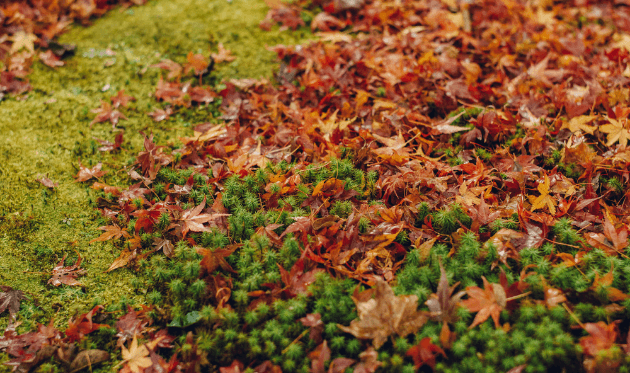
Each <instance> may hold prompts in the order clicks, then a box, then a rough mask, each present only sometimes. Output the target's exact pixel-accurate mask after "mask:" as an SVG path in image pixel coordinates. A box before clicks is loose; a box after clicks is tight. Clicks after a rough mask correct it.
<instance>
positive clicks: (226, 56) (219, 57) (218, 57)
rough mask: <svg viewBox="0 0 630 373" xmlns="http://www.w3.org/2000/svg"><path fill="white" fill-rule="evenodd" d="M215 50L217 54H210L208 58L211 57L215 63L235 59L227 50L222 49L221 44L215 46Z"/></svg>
mask: <svg viewBox="0 0 630 373" xmlns="http://www.w3.org/2000/svg"><path fill="white" fill-rule="evenodd" d="M217 49H218V52H217V53H212V54H210V57H212V59H213V60H214V62H215V63H221V62H230V61H234V60H235V59H236V57H235V56H233V55H232V52H230V50H229V49H225V48H224V47H223V43H219V45H217Z"/></svg>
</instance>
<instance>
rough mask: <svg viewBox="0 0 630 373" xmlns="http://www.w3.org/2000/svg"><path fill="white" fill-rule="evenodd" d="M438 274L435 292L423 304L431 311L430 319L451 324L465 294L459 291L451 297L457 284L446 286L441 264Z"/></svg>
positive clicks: (455, 317)
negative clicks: (438, 280) (438, 279)
mask: <svg viewBox="0 0 630 373" xmlns="http://www.w3.org/2000/svg"><path fill="white" fill-rule="evenodd" d="M440 273H441V275H440V282H439V283H438V288H437V292H436V293H435V294H431V296H430V297H429V300H427V301H426V302H425V304H426V305H427V306H428V307H429V311H431V318H434V319H435V320H438V321H444V322H449V323H453V322H455V321H456V320H457V308H458V306H459V303H460V300H461V298H462V297H463V296H464V295H465V294H466V292H465V291H460V292H458V293H457V294H455V295H453V292H454V291H455V288H456V287H457V285H459V282H457V283H455V284H453V286H449V285H448V278H447V277H446V271H445V270H444V267H443V266H442V263H440Z"/></svg>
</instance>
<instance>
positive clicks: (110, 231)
mask: <svg viewBox="0 0 630 373" xmlns="http://www.w3.org/2000/svg"><path fill="white" fill-rule="evenodd" d="M98 229H100V230H102V231H105V232H103V234H101V235H100V236H98V237H96V238H95V239H93V240H91V241H90V243H92V242H97V241H107V240H111V239H118V238H120V237H125V238H129V237H131V235H130V234H129V233H128V232H127V229H126V228H120V227H119V226H117V225H116V224H114V225H104V226H102V227H98Z"/></svg>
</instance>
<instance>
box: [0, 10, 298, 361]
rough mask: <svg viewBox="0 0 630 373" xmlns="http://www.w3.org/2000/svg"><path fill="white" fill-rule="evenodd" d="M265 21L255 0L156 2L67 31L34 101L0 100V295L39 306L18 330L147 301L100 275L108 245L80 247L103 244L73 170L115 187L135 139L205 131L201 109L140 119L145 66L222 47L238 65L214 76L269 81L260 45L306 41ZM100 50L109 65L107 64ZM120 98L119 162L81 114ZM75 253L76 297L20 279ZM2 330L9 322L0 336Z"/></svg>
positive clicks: (126, 284)
mask: <svg viewBox="0 0 630 373" xmlns="http://www.w3.org/2000/svg"><path fill="white" fill-rule="evenodd" d="M266 11H267V7H266V5H265V4H264V2H263V1H262V0H233V1H232V2H231V3H230V2H228V1H226V0H215V1H202V0H154V1H150V2H149V3H147V4H146V5H145V6H142V7H137V8H131V9H128V10H123V11H119V10H114V11H112V12H110V13H109V14H108V15H106V16H105V17H103V18H102V19H99V20H96V21H94V24H93V25H91V26H89V27H87V28H83V27H80V26H75V27H74V29H73V30H71V31H70V32H68V33H67V34H65V35H63V37H62V38H61V42H63V43H73V44H76V45H77V48H76V55H75V56H74V57H72V58H70V59H68V60H66V66H65V67H62V68H59V69H57V70H52V69H50V68H48V67H46V66H44V65H42V64H41V63H36V64H35V66H34V71H33V73H32V74H31V75H30V80H31V84H32V86H33V91H32V92H30V93H29V94H28V98H27V99H26V100H19V101H18V100H16V99H13V98H6V97H5V99H4V101H2V102H0V133H1V134H2V136H1V137H0V195H1V196H2V198H0V285H8V286H12V287H14V288H17V289H20V290H22V291H25V292H28V293H30V294H32V295H34V296H35V298H36V299H37V300H38V301H39V307H33V306H32V304H31V303H30V302H24V303H23V307H22V308H23V310H22V311H21V314H20V319H21V320H22V321H24V324H23V325H24V328H25V329H26V328H30V327H31V326H32V323H33V322H45V321H47V320H48V319H50V318H51V317H54V319H55V323H56V325H57V326H59V327H62V328H64V327H65V325H66V323H67V321H68V319H69V318H70V317H72V316H73V315H74V314H76V313H78V312H85V311H86V310H87V309H88V308H89V307H91V306H92V305H93V304H94V303H100V304H105V305H109V304H113V303H116V302H117V301H118V300H119V299H120V298H121V296H124V297H127V298H130V299H137V300H142V299H143V296H142V294H141V293H142V292H135V291H134V290H133V289H132V286H131V279H132V277H133V276H134V272H132V271H130V270H127V269H119V270H116V271H113V272H111V273H104V271H105V270H106V269H107V268H108V266H109V265H110V264H111V262H112V261H113V260H114V259H115V258H116V257H117V256H118V254H119V252H120V249H118V248H116V247H114V246H113V245H112V244H111V243H94V244H91V245H90V244H88V242H89V241H90V239H92V238H94V237H96V236H97V235H98V233H99V231H97V230H96V228H97V227H98V222H97V221H96V219H98V214H97V213H95V211H94V208H93V207H92V206H91V205H90V203H89V198H90V196H92V197H93V196H94V192H93V191H91V190H90V189H89V188H88V186H89V185H90V184H91V182H87V183H76V182H75V181H74V175H76V173H77V166H78V163H79V159H81V160H83V162H84V164H87V165H89V164H95V163H96V162H98V161H102V162H103V163H104V169H106V170H108V171H109V172H108V175H106V176H105V177H104V179H103V181H104V182H107V183H109V184H114V185H116V184H121V183H122V182H123V181H124V180H125V178H124V170H123V171H119V172H118V173H117V174H116V173H115V171H112V169H114V170H116V169H118V168H119V167H121V166H123V165H126V164H128V163H129V161H130V159H132V157H133V155H134V154H136V153H137V152H138V151H139V150H141V146H142V136H141V135H139V133H138V132H139V131H141V130H144V131H146V132H153V133H155V134H156V139H158V140H159V142H161V143H162V144H165V143H168V142H169V141H171V142H173V141H175V142H176V141H177V140H176V139H177V138H178V137H179V136H181V135H189V132H190V131H191V130H190V127H191V125H193V124H195V123H197V122H200V121H205V120H208V117H209V113H208V109H206V108H203V107H202V108H192V109H189V110H185V111H182V112H180V113H179V114H178V115H177V116H175V117H173V118H172V119H170V120H168V121H165V122H160V123H154V122H153V121H152V120H151V118H149V117H148V116H147V115H146V112H148V111H151V110H152V108H154V107H160V104H158V103H156V102H155V100H154V99H153V93H154V90H155V84H156V82H157V80H158V77H159V71H158V69H155V68H148V69H147V67H148V66H149V65H151V64H154V63H157V62H159V61H160V60H161V59H163V58H170V59H172V60H175V61H178V62H181V63H183V62H185V55H186V54H187V53H188V52H189V51H193V52H195V53H203V54H205V55H208V54H209V52H210V50H212V51H216V44H217V43H218V42H222V43H223V44H224V45H225V47H226V48H228V49H230V50H231V51H232V52H233V54H234V55H235V56H236V57H237V59H236V60H235V61H234V62H231V63H227V64H225V63H224V64H220V65H219V66H218V67H217V71H216V72H215V73H213V74H214V75H215V76H217V77H218V78H221V79H223V78H227V79H229V78H244V77H253V78H257V77H260V76H270V75H271V72H272V69H273V67H274V64H275V56H274V53H272V52H269V51H267V50H266V49H265V45H275V44H280V43H282V44H294V43H297V42H300V41H301V40H302V39H301V38H303V37H307V36H308V34H307V32H306V31H303V32H300V31H298V32H297V33H288V32H282V33H281V32H278V31H271V32H265V31H262V30H260V29H259V28H258V23H259V22H260V21H261V20H262V19H263V18H264V16H265V13H266ZM107 49H109V50H111V51H114V52H115V53H116V55H115V56H108V55H107V54H106V53H105V51H106V50H107ZM112 63H113V64H112ZM110 64H111V66H106V65H110ZM120 89H125V91H126V94H130V95H133V96H135V97H136V98H137V101H136V102H135V103H134V104H133V105H132V107H131V108H130V109H123V110H122V111H123V113H124V114H126V115H127V116H128V117H129V120H121V121H120V123H119V127H124V128H125V130H126V132H125V144H124V146H123V147H124V149H123V151H122V153H121V154H118V155H109V154H99V152H98V151H94V146H93V144H92V142H93V138H94V137H97V138H101V139H107V140H110V141H112V140H113V137H114V135H113V133H112V131H111V125H110V124H109V123H99V124H95V125H94V126H93V128H90V126H89V124H90V121H91V120H92V119H93V117H94V114H92V113H90V112H89V110H90V109H93V108H96V107H98V106H99V105H100V100H102V99H108V98H109V97H110V96H113V95H115V93H116V92H117V91H118V90H120ZM38 174H47V175H48V177H49V178H51V179H52V180H54V181H56V182H58V183H59V186H58V188H56V190H55V191H49V190H48V189H47V188H45V187H44V186H42V185H40V184H39V183H38V182H36V181H35V178H36V175H38ZM75 250H76V251H77V252H79V253H80V254H81V255H82V256H84V258H85V260H84V262H83V267H84V268H85V269H87V275H86V276H84V277H81V278H79V280H80V281H81V282H82V283H84V284H85V287H84V288H83V289H81V288H69V287H67V286H62V287H59V288H54V287H52V286H50V285H47V284H46V281H47V280H48V278H49V276H46V275H40V274H32V273H25V272H47V271H50V270H51V269H52V267H53V266H54V265H55V264H56V263H57V261H59V260H60V259H61V257H63V255H64V254H66V253H67V254H69V257H70V258H76V254H74V251H75ZM7 322H8V315H7V313H6V312H5V313H4V314H2V315H0V327H4V326H6V324H7ZM5 358H6V357H5Z"/></svg>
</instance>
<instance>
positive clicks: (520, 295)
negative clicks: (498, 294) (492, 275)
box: [505, 291, 532, 302]
mask: <svg viewBox="0 0 630 373" xmlns="http://www.w3.org/2000/svg"><path fill="white" fill-rule="evenodd" d="M531 293H532V292H531V291H528V292H527V293H522V294H519V295H515V296H513V297H509V298H507V299H506V300H505V301H506V302H509V301H511V300H516V299H520V298H525V297H526V296H528V295H530V294H531Z"/></svg>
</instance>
